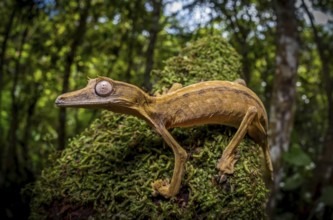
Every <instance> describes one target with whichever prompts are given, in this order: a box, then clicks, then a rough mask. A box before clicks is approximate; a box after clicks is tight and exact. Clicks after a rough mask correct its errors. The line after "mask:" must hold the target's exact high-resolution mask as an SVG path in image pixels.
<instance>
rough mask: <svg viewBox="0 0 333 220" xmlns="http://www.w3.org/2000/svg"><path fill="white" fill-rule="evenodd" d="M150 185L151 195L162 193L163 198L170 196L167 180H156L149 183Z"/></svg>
mask: <svg viewBox="0 0 333 220" xmlns="http://www.w3.org/2000/svg"><path fill="white" fill-rule="evenodd" d="M151 186H152V187H153V193H152V194H153V196H158V195H162V196H164V197H165V198H170V197H171V195H170V192H169V191H170V190H169V187H170V184H169V180H156V181H154V182H153V183H152V184H151Z"/></svg>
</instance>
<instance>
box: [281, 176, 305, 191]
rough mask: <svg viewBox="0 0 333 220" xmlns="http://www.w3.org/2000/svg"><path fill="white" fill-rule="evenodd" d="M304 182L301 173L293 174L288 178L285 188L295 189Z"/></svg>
mask: <svg viewBox="0 0 333 220" xmlns="http://www.w3.org/2000/svg"><path fill="white" fill-rule="evenodd" d="M302 183H303V178H302V176H301V175H300V174H299V173H296V174H294V175H293V176H291V177H289V178H287V179H286V182H285V185H284V187H283V189H285V190H294V189H296V188H298V187H299V186H300V185H302Z"/></svg>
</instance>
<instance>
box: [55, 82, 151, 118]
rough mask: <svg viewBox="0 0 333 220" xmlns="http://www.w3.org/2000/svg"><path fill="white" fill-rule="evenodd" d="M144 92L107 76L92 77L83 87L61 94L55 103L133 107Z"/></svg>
mask: <svg viewBox="0 0 333 220" xmlns="http://www.w3.org/2000/svg"><path fill="white" fill-rule="evenodd" d="M142 96H145V94H144V92H143V91H142V90H141V89H139V88H138V87H136V86H133V85H130V84H127V83H124V82H120V81H115V80H112V79H110V78H107V77H99V78H96V79H90V80H89V82H88V84H87V86H86V87H85V88H83V89H80V90H76V91H73V92H68V93H65V94H62V95H60V96H59V97H58V98H57V99H56V101H55V104H56V105H57V106H59V107H79V108H105V109H109V110H113V111H116V112H117V110H120V111H121V109H122V108H133V107H135V106H136V105H138V103H139V102H140V99H141V97H142Z"/></svg>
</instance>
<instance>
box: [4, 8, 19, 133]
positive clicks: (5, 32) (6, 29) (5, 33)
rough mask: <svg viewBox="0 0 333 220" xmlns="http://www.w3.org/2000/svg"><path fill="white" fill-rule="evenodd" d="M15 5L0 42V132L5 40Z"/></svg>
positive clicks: (10, 27)
mask: <svg viewBox="0 0 333 220" xmlns="http://www.w3.org/2000/svg"><path fill="white" fill-rule="evenodd" d="M16 10H17V8H16V6H15V5H14V6H13V10H12V11H11V13H10V16H9V19H8V22H7V25H6V27H5V30H4V36H3V41H2V44H1V50H0V134H3V133H2V132H3V131H2V117H1V110H2V89H3V82H2V81H3V75H4V70H5V54H6V51H7V42H8V39H9V36H10V32H11V30H12V26H13V22H14V18H15V15H16Z"/></svg>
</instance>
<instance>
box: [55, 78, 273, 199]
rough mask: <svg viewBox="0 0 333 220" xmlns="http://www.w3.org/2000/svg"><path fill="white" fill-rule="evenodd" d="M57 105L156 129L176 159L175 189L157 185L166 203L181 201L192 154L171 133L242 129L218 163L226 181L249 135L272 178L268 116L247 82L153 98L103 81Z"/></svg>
mask: <svg viewBox="0 0 333 220" xmlns="http://www.w3.org/2000/svg"><path fill="white" fill-rule="evenodd" d="M56 104H57V105H58V106H60V107H83V108H102V109H107V110H110V111H113V112H117V113H123V114H128V115H134V116H137V117H139V118H141V119H143V120H145V121H147V122H148V123H149V124H150V125H151V126H152V127H153V128H155V130H156V131H157V132H158V133H159V134H160V135H161V136H162V137H163V139H164V141H165V142H166V143H167V144H168V145H169V146H170V147H171V148H172V150H173V153H174V156H175V165H174V171H173V175H172V179H171V181H170V183H169V182H168V181H166V180H157V181H155V182H154V183H153V184H152V186H153V189H154V194H155V195H157V194H161V195H163V196H164V197H166V198H169V197H172V196H175V195H176V194H177V193H178V192H179V189H180V185H181V179H182V176H183V174H184V165H185V162H186V159H187V153H186V151H185V150H184V149H183V148H182V147H181V146H180V145H179V144H178V143H177V141H176V140H175V139H174V138H173V137H172V135H171V134H170V133H169V131H168V130H167V129H168V128H173V127H189V126H194V125H202V124H223V125H227V126H231V127H235V128H238V130H237V132H236V134H235V135H234V137H233V139H232V140H231V141H230V143H229V144H228V146H227V147H226V149H225V150H224V151H223V154H222V156H221V158H220V159H219V161H218V163H217V166H216V168H217V169H218V170H219V175H220V181H224V180H225V179H226V178H227V175H230V174H233V173H234V165H235V163H236V162H237V155H236V148H237V146H238V145H239V143H240V142H241V140H242V139H243V137H244V136H245V134H248V135H249V136H250V137H251V138H252V139H253V140H254V141H255V142H256V143H257V144H259V145H260V146H261V147H262V148H263V150H264V153H265V159H266V164H267V168H268V170H269V172H270V175H271V176H272V170H273V168H272V163H271V159H270V155H269V147H268V144H267V132H266V129H267V114H266V110H265V108H264V106H263V104H262V102H261V101H260V99H259V98H258V96H257V95H256V94H255V93H254V92H252V91H251V90H250V89H248V88H247V87H246V84H245V82H244V81H243V80H236V81H235V82H228V81H207V82H200V83H196V84H193V85H190V86H187V87H183V88H181V86H180V85H179V84H176V85H175V86H173V87H172V88H171V89H170V90H169V92H168V93H167V94H163V95H160V96H157V97H153V96H149V95H148V94H146V93H145V92H143V91H142V90H141V89H139V88H138V87H136V86H133V85H130V84H127V83H124V82H120V81H115V80H112V79H110V78H106V77H99V78H96V79H91V80H89V83H88V85H87V86H86V87H85V88H83V89H81V90H77V91H74V92H69V93H65V94H63V95H61V96H59V97H58V98H57V100H56Z"/></svg>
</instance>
